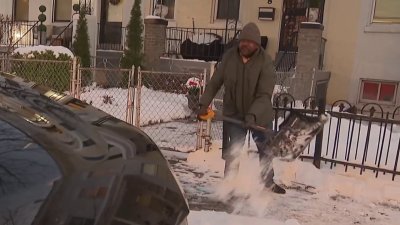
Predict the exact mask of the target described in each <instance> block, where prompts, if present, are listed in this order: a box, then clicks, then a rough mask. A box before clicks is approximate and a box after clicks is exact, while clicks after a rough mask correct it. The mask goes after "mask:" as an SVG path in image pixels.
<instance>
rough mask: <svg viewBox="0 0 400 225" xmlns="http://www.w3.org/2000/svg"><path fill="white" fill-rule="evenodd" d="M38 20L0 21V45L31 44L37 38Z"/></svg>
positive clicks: (16, 45) (19, 45) (17, 45)
mask: <svg viewBox="0 0 400 225" xmlns="http://www.w3.org/2000/svg"><path fill="white" fill-rule="evenodd" d="M38 24H39V22H38V21H12V20H4V21H0V45H4V46H12V47H21V46H32V45H34V43H35V41H37V40H38V36H37V30H36V28H37V26H38Z"/></svg>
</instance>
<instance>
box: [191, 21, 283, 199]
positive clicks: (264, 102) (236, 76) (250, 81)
mask: <svg viewBox="0 0 400 225" xmlns="http://www.w3.org/2000/svg"><path fill="white" fill-rule="evenodd" d="M222 85H224V86H225V93H224V104H223V108H224V109H223V114H224V116H227V117H231V118H234V119H237V120H241V121H244V126H241V125H239V124H236V123H232V122H228V121H224V124H223V126H224V131H225V132H226V133H225V134H226V135H227V137H228V143H227V146H225V147H224V148H223V150H222V151H223V152H222V158H223V159H224V160H225V171H224V175H225V177H230V176H234V175H235V174H236V173H237V171H238V169H239V164H238V163H237V162H236V161H237V160H235V159H236V158H237V155H238V151H235V149H238V146H243V145H244V143H245V138H246V135H247V132H251V134H252V137H253V139H254V142H255V143H256V145H257V149H258V153H259V158H260V160H263V159H264V158H270V156H268V155H266V154H270V152H265V151H263V149H265V144H266V142H267V140H268V139H269V137H268V133H266V132H262V131H259V130H254V129H251V127H252V126H260V127H266V128H272V120H273V112H272V103H271V96H272V92H273V88H274V85H275V72H274V69H273V64H272V60H271V57H270V56H269V55H268V54H267V53H266V52H265V51H264V50H263V49H262V48H261V36H260V30H259V29H258V27H257V25H256V24H254V23H249V24H247V25H246V26H244V27H243V30H242V32H241V33H240V36H239V46H238V47H234V48H231V49H230V50H228V51H227V52H226V53H225V54H224V57H223V59H222V62H221V64H220V65H219V66H218V68H217V70H216V72H215V74H214V75H213V76H212V78H211V80H210V81H209V82H208V84H207V86H206V89H205V92H204V93H203V95H202V97H201V99H200V106H199V110H198V115H199V116H204V115H206V114H207V109H208V106H209V105H210V103H211V101H212V99H213V98H214V97H215V95H216V93H217V92H218V90H219V89H220V88H221V86H222ZM239 149H240V147H239ZM267 176H268V179H266V183H265V186H266V187H267V188H271V189H272V190H273V191H274V192H276V193H285V190H284V189H283V188H282V187H280V186H279V185H277V184H274V182H273V179H272V178H273V170H271V172H270V174H268V175H267Z"/></svg>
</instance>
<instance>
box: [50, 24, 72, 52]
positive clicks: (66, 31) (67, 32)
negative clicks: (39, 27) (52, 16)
mask: <svg viewBox="0 0 400 225" xmlns="http://www.w3.org/2000/svg"><path fill="white" fill-rule="evenodd" d="M72 26H73V21H71V22H69V24H68V25H67V26H65V27H64V28H63V29H62V30H61V31H60V32H59V33H58V34H56V35H53V37H52V38H51V41H50V45H61V46H64V47H66V48H71V47H72V30H73V29H72Z"/></svg>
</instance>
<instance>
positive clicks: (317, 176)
mask: <svg viewBox="0 0 400 225" xmlns="http://www.w3.org/2000/svg"><path fill="white" fill-rule="evenodd" d="M85 94H87V95H85ZM117 94H118V95H117ZM144 94H145V95H146V96H147V97H146V100H145V101H143V107H142V110H143V111H142V113H141V114H143V115H147V114H148V115H149V117H147V119H146V117H144V118H145V119H143V123H144V124H145V123H146V121H147V124H148V122H149V121H150V120H154V121H163V122H164V123H162V124H155V125H147V126H145V127H144V128H143V130H144V131H145V132H148V133H149V134H150V136H151V137H152V138H153V139H154V140H155V142H156V143H157V144H158V145H159V146H163V148H162V149H163V150H162V152H163V154H164V155H165V156H166V158H167V159H168V160H169V162H170V164H171V167H172V169H173V171H174V173H175V175H176V177H177V178H178V180H179V181H180V183H181V185H182V187H183V189H184V190H185V195H186V197H187V198H188V201H189V204H190V208H191V213H190V215H189V217H188V220H189V225H214V224H218V225H243V224H252V225H265V224H277V225H297V224H301V225H313V224H333V225H339V224H366V225H369V224H371V225H372V224H374V225H375V224H382V225H383V224H389V225H390V224H393V225H394V224H398V221H400V178H397V177H396V179H395V181H391V175H388V174H386V175H383V174H382V173H381V174H380V175H379V177H378V178H375V173H373V172H372V171H365V172H364V173H363V175H359V173H360V170H359V169H355V170H354V169H353V168H351V167H349V171H348V172H345V170H344V167H343V166H341V165H337V166H336V167H334V168H333V169H330V168H329V167H330V164H324V163H322V168H321V169H316V168H315V167H314V166H313V165H312V163H311V162H308V161H300V160H298V161H295V162H292V163H286V162H281V161H279V160H275V161H274V168H275V171H276V174H275V181H276V182H279V183H282V184H285V185H286V186H288V187H289V189H287V194H285V195H277V194H274V193H271V192H270V191H268V190H265V189H263V186H262V183H261V182H260V180H259V179H258V177H259V176H258V174H259V170H260V167H259V164H258V157H257V155H256V154H255V153H254V149H255V146H254V143H251V146H250V148H247V147H246V146H245V147H244V148H243V150H242V154H241V156H240V160H241V164H240V171H239V174H238V176H237V177H236V178H234V179H230V180H224V179H223V167H224V161H223V160H222V159H221V157H220V156H221V149H220V148H221V141H220V140H213V142H212V143H213V145H212V148H211V150H210V151H209V152H204V151H202V150H198V151H193V146H194V144H195V140H196V135H195V131H196V123H193V121H190V120H182V119H181V118H184V117H185V116H188V115H190V110H188V109H187V103H186V99H185V97H184V96H183V95H176V94H166V93H163V92H156V91H152V90H149V89H145V90H144ZM105 95H108V96H113V98H114V101H113V103H112V104H110V103H109V102H107V103H105V102H104V101H103V100H104V97H103V96H105ZM82 96H83V97H84V98H85V99H86V100H87V101H88V102H89V101H92V104H93V105H95V106H96V107H99V108H100V109H103V110H104V111H106V112H109V113H111V114H113V115H116V114H115V112H116V111H120V112H122V113H124V112H125V104H126V96H127V92H126V91H125V90H121V89H119V90H113V89H104V90H102V89H93V90H91V91H90V93H89V92H88V93H84V94H83V95H82ZM119 96H121V97H119ZM123 96H125V97H123ZM120 98H121V99H120ZM146 105H147V106H146ZM163 108H167V109H168V110H165V112H164V111H162V110H161V109H163ZM174 112H175V114H174ZM150 115H152V116H151V117H150ZM116 116H117V117H118V115H116ZM156 116H157V117H156ZM119 118H121V119H124V114H121V115H120V116H119ZM155 118H157V119H155ZM177 119H178V120H177ZM180 119H181V120H180ZM167 121H168V122H167ZM349 123H350V121H346V120H342V126H343V128H344V127H348V126H349ZM350 125H351V124H350ZM355 126H356V128H358V124H356V125H355ZM360 126H361V129H360V130H361V134H362V135H361V137H364V136H365V133H363V132H365V130H366V129H365V126H364V125H363V124H361V125H360ZM327 127H328V126H326V127H325V129H328V128H327ZM356 130H357V132H358V129H356ZM0 131H1V136H0V137H1V138H6V139H7V137H8V136H7V135H9V134H10V128H7V126H3V129H0ZM154 133H157V135H154ZM11 134H12V135H14V133H11ZM341 134H343V135H345V134H346V132H341ZM331 135H335V132H331ZM355 135H357V133H355ZM380 135H382V134H381V133H380V129H378V128H377V127H373V129H372V135H371V137H372V139H371V140H370V143H371V144H375V145H376V143H378V139H379V137H380ZM393 135H394V136H395V137H392V142H394V141H398V139H399V134H398V133H393ZM396 135H397V136H396ZM10 137H13V138H14V136H10ZM20 138H21V137H20ZM22 138H24V137H22ZM14 139H15V138H14ZM12 140H13V139H11V140H8V139H7V142H4V143H5V144H2V146H3V147H5V148H4V149H5V150H7V149H9V148H10V146H11V145H10V144H9V142H10V141H12ZM331 140H334V136H332V138H331ZM345 140H346V136H343V137H342V136H341V137H340V141H339V143H338V145H337V146H338V148H339V149H342V150H340V151H339V153H340V152H345V151H343V148H346V141H345ZM360 141H364V142H365V140H360ZM17 143H22V144H19V146H22V149H27V150H26V151H27V152H31V153H25V152H23V151H18V152H17V153H16V154H21V153H24V154H32V155H34V154H37V153H36V152H37V151H36V150H35V151H33V150H29V149H31V147H29V148H27V147H26V146H25V145H26V144H27V143H29V140H25V139H24V141H23V142H17ZM387 143H389V141H388V140H387V142H386V145H387ZM330 144H331V143H330ZM324 145H325V146H326V145H327V142H324ZM360 145H361V146H363V144H360ZM391 145H394V146H395V147H396V146H397V142H396V143H392V144H391ZM376 147H377V146H373V147H371V151H372V153H371V154H369V155H371V156H372V157H375V151H376ZM20 148H21V147H20ZM389 148H391V147H389ZM312 151H313V150H312V149H310V153H309V154H312ZM331 153H332V152H329V151H328V154H327V155H329V154H331ZM1 154H4V153H3V152H2V153H1ZM324 154H325V153H324ZM351 154H353V153H351ZM354 154H355V153H354ZM385 154H386V153H385ZM341 157H344V156H341V155H338V158H339V159H342V158H341ZM384 157H386V156H385V155H384ZM2 158H3V157H2ZM388 158H389V159H390V160H389V161H390V166H393V163H394V157H393V155H392V150H391V151H389V155H388ZM367 161H368V162H370V161H369V160H367ZM34 165H36V164H34ZM38 166H39V167H38V168H42V167H43V166H44V165H42V164H38ZM388 166H389V164H388ZM45 167H46V168H47V167H54V166H53V165H51V163H50V162H46V164H45ZM21 171H24V170H21ZM32 171H35V170H32ZM40 171H41V172H43V171H46V170H44V169H41V170H40ZM54 171H56V170H54ZM56 176H58V175H57V172H54V173H50V175H48V174H47V175H46V176H45V175H43V176H42V177H43V179H44V178H46V179H49V181H51V180H52V179H54V177H56ZM304 185H309V187H308V188H307V189H305V188H300V189H296V187H303V186H304ZM37 187H38V186H35V185H32V186H25V187H24V188H26V189H24V191H26V193H29V191H30V188H37ZM21 190H22V189H21ZM43 190H45V189H43ZM46 191H47V190H46ZM16 193H17V192H16ZM232 194H234V196H236V197H235V198H232ZM0 204H1V206H2V207H3V208H6V207H5V206H7V207H8V206H9V203H7V199H4V198H3V197H2V196H1V195H0ZM6 204H7V205H6ZM35 207H36V206H35ZM0 208H1V207H0ZM24 209H25V210H26V209H29V207H25V208H24ZM35 210H37V209H35ZM32 211H34V210H32Z"/></svg>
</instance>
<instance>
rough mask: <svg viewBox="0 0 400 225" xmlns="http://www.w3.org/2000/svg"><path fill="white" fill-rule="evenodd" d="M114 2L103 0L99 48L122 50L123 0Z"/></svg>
mask: <svg viewBox="0 0 400 225" xmlns="http://www.w3.org/2000/svg"><path fill="white" fill-rule="evenodd" d="M113 2H116V3H111V1H110V0H101V11H100V23H99V45H98V48H99V49H104V50H122V31H123V28H122V18H119V16H122V9H123V8H122V1H113ZM119 11H121V12H119Z"/></svg>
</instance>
